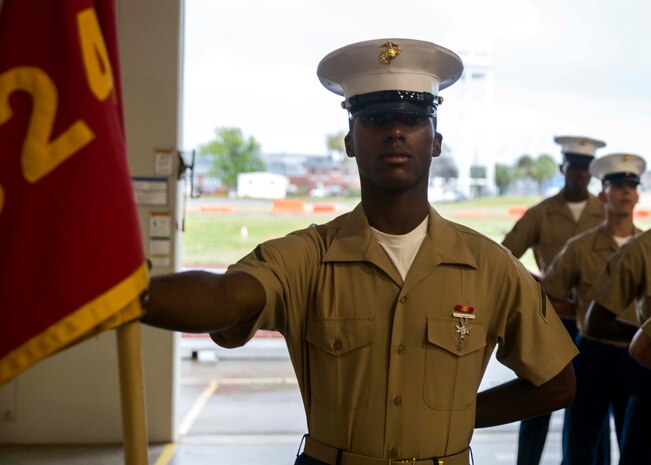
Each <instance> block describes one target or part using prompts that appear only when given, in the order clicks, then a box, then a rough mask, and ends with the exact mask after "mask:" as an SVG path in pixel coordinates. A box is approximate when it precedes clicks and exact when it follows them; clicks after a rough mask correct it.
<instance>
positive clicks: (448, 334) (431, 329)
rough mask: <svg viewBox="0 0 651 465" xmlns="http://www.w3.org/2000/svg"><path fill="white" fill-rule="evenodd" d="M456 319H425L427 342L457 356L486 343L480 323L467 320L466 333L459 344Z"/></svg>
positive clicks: (477, 348)
mask: <svg viewBox="0 0 651 465" xmlns="http://www.w3.org/2000/svg"><path fill="white" fill-rule="evenodd" d="M459 327H461V324H460V323H459V322H458V321H441V320H427V342H429V343H430V344H434V345H435V346H437V347H440V348H441V349H445V350H446V351H448V352H450V353H451V354H454V355H458V356H459V357H461V356H464V355H466V354H469V353H472V352H474V351H476V350H479V349H481V348H482V347H484V346H485V345H486V330H485V329H484V326H483V325H482V324H480V323H475V322H473V321H472V320H469V321H468V323H466V328H467V331H468V333H467V334H466V336H465V337H464V339H463V344H462V345H461V346H459V333H458V328H459Z"/></svg>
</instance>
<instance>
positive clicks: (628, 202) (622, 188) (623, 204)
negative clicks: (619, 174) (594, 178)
mask: <svg viewBox="0 0 651 465" xmlns="http://www.w3.org/2000/svg"><path fill="white" fill-rule="evenodd" d="M599 199H600V200H601V201H602V202H603V203H604V204H606V208H608V211H609V212H610V213H612V214H615V215H622V216H626V215H631V214H632V213H633V209H634V208H635V205H637V202H638V201H639V200H640V196H639V194H638V192H637V184H635V183H633V182H627V181H614V182H607V183H606V184H605V185H604V187H603V189H602V191H601V193H600V194H599Z"/></svg>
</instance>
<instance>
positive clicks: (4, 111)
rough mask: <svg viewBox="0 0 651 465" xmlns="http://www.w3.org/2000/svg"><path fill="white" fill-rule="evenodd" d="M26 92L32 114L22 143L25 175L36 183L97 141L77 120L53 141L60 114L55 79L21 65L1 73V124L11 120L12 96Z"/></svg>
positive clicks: (22, 160) (81, 122)
mask: <svg viewBox="0 0 651 465" xmlns="http://www.w3.org/2000/svg"><path fill="white" fill-rule="evenodd" d="M17 91H24V92H27V93H29V94H30V95H31V97H32V102H33V103H32V114H31V117H30V120H29V127H28V128H27V135H26V136H25V141H24V142H23V150H22V154H21V163H22V167H23V176H25V179H27V181H29V182H32V183H33V182H36V181H38V180H39V179H41V178H42V177H43V176H45V175H47V174H48V173H50V172H51V171H52V170H53V169H54V168H56V167H57V166H59V165H60V164H61V163H63V162H64V161H66V160H67V159H68V158H69V157H70V156H72V155H74V154H75V153H76V152H78V151H79V150H81V149H82V148H83V147H84V146H85V145H86V144H88V143H89V142H90V141H92V140H93V139H94V138H95V134H94V133H93V131H91V129H90V128H89V127H88V125H86V123H84V122H83V121H82V120H77V121H75V122H74V123H73V124H72V125H71V126H70V127H69V128H68V129H67V130H66V131H65V132H63V133H62V134H61V135H59V137H57V138H56V139H54V140H53V141H52V142H50V137H51V135H52V126H53V124H54V118H55V116H56V111H57V103H58V94H57V89H56V86H55V84H54V82H52V79H50V77H49V76H48V75H47V74H46V73H45V72H44V71H43V70H41V69H39V68H35V67H31V66H19V67H16V68H12V69H10V70H9V71H6V72H5V73H3V74H0V125H3V124H4V123H6V122H7V121H9V119H11V117H12V115H13V113H12V111H11V107H10V106H9V96H10V95H11V94H12V93H14V92H17Z"/></svg>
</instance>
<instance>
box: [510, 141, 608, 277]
mask: <svg viewBox="0 0 651 465" xmlns="http://www.w3.org/2000/svg"><path fill="white" fill-rule="evenodd" d="M554 140H555V141H556V142H557V143H559V144H561V146H562V153H563V164H562V165H561V167H560V169H561V172H562V173H563V175H564V177H565V185H564V187H563V189H561V190H560V192H558V194H556V195H554V196H552V197H549V198H547V199H545V200H543V201H542V202H540V203H538V204H536V205H534V206H533V207H531V208H529V209H528V210H527V211H526V212H525V213H524V215H523V216H522V218H520V219H519V220H518V221H517V222H516V223H515V225H514V226H513V229H511V231H510V232H509V233H508V234H507V235H506V236H505V237H504V240H503V241H502V245H503V246H504V247H506V248H507V249H509V250H510V251H511V253H512V254H513V255H515V256H516V257H518V258H520V257H522V255H524V253H525V252H526V251H527V250H528V249H529V248H531V249H532V251H533V254H534V258H535V259H536V264H537V265H538V269H539V270H540V272H541V273H543V274H544V272H545V270H546V269H547V267H549V265H550V264H551V262H552V260H553V259H554V257H555V256H556V255H557V254H558V252H560V251H561V249H562V248H563V246H564V245H565V243H566V242H567V240H568V239H569V238H570V237H572V236H576V235H577V234H579V233H581V232H583V231H587V230H588V229H591V228H594V227H595V226H598V225H599V224H601V223H602V222H603V220H604V213H603V205H602V204H601V202H599V200H598V199H597V198H596V197H595V196H594V195H592V194H591V193H590V192H589V191H588V184H589V182H590V173H589V171H588V166H589V165H590V162H591V161H592V160H593V158H594V155H595V151H596V150H597V149H598V148H600V147H604V146H605V145H606V144H605V143H604V142H602V141H599V140H596V139H590V138H587V137H574V136H562V137H556V138H555V139H554Z"/></svg>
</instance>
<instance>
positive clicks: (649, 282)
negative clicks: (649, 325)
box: [591, 230, 651, 325]
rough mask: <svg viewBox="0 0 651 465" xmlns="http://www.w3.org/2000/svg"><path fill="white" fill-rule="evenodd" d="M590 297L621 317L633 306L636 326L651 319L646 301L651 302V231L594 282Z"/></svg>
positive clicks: (635, 240)
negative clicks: (634, 306) (634, 304)
mask: <svg viewBox="0 0 651 465" xmlns="http://www.w3.org/2000/svg"><path fill="white" fill-rule="evenodd" d="M591 297H592V298H593V299H594V300H596V301H597V302H598V303H599V304H601V305H602V306H604V307H606V308H607V309H609V310H611V311H612V312H614V313H615V314H616V315H621V314H623V313H624V312H625V311H626V308H627V307H628V306H629V305H630V304H631V302H634V301H635V303H636V306H637V322H638V325H642V323H644V322H645V321H646V320H648V319H649V318H650V317H651V309H649V308H647V305H646V301H647V299H649V298H651V230H647V231H645V232H643V233H641V234H639V235H637V236H635V237H634V238H633V239H631V240H630V241H628V242H627V243H626V244H624V245H623V246H622V247H621V248H620V249H619V251H618V252H617V253H616V254H615V255H613V257H612V258H611V259H610V260H609V261H608V264H607V265H606V267H605V268H604V269H603V271H602V272H601V274H600V275H599V276H598V277H597V279H596V280H595V284H594V286H593V289H592V291H591Z"/></svg>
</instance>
